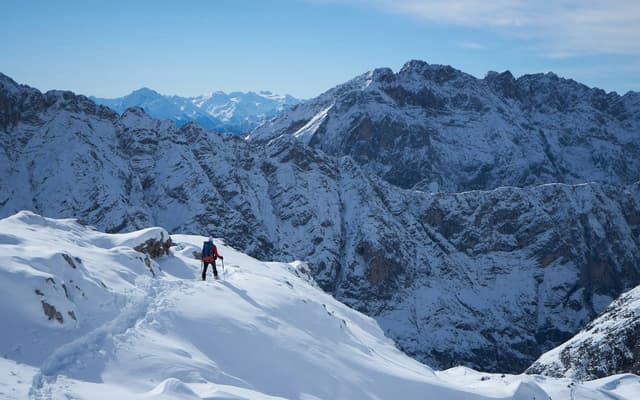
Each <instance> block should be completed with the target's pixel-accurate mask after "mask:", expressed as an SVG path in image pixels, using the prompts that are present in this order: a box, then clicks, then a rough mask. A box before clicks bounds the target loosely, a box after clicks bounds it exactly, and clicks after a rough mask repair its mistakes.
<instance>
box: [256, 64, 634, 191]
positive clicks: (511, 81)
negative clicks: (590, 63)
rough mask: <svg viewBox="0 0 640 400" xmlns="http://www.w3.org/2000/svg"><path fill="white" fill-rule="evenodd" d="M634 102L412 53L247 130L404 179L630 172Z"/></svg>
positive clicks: (493, 184) (572, 180)
mask: <svg viewBox="0 0 640 400" xmlns="http://www.w3.org/2000/svg"><path fill="white" fill-rule="evenodd" d="M639 116H640V103H639V102H638V93H634V92H629V93H627V94H626V95H624V96H620V95H618V94H616V93H605V92H604V91H602V90H600V89H591V88H588V87H586V86H584V85H582V84H579V83H577V82H575V81H573V80H568V79H562V78H559V77H558V76H556V75H555V74H553V73H548V74H534V75H525V76H522V77H520V78H518V79H515V78H514V77H513V76H512V75H511V73H510V72H509V71H506V72H503V73H500V74H499V73H495V72H491V73H489V74H487V76H486V77H485V78H484V79H476V78H474V77H472V76H471V75H468V74H465V73H463V72H461V71H458V70H456V69H454V68H452V67H450V66H443V65H429V64H427V63H425V62H423V61H411V62H408V63H407V64H405V66H404V67H403V68H402V69H401V70H400V71H399V72H397V73H395V74H394V73H393V71H391V70H390V69H388V68H380V69H376V70H373V71H371V72H369V73H366V74H363V75H361V76H359V77H357V78H355V79H353V80H352V81H349V82H347V83H345V84H343V85H340V86H338V87H336V88H333V89H331V90H329V91H327V92H326V93H324V94H322V95H320V96H318V97H316V98H315V99H311V100H309V101H306V102H304V103H302V104H299V105H297V106H295V107H293V108H292V109H291V110H289V111H286V112H284V113H282V114H281V115H279V116H277V117H276V118H274V119H273V120H271V121H268V122H266V123H265V124H263V125H261V126H260V127H258V128H256V129H255V130H254V131H253V132H251V133H250V135H249V136H248V137H249V139H250V140H252V141H258V142H260V141H266V140H270V139H272V138H274V137H278V136H281V135H291V136H293V137H297V138H298V139H299V140H301V141H303V142H304V143H307V144H309V145H311V146H313V147H315V148H318V149H321V150H322V151H324V152H326V153H327V154H331V155H335V156H343V155H348V156H351V157H353V159H354V160H356V161H357V162H358V164H360V165H362V166H363V167H364V168H365V170H366V171H369V172H372V173H374V174H376V175H378V176H380V177H382V178H384V179H385V180H387V181H389V182H391V183H393V184H394V185H398V186H400V187H404V188H415V189H422V190H429V191H434V192H437V191H462V190H475V189H481V190H482V189H483V190H487V189H494V188H497V187H500V186H518V187H526V186H535V185H540V184H545V183H553V182H563V183H569V184H577V183H584V182H592V181H597V182H603V183H609V184H616V185H618V184H630V183H633V182H635V181H637V180H639V179H640V175H639V173H638V171H640V117H639Z"/></svg>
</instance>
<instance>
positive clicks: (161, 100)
mask: <svg viewBox="0 0 640 400" xmlns="http://www.w3.org/2000/svg"><path fill="white" fill-rule="evenodd" d="M92 99H93V100H94V101H95V102H97V103H99V104H103V105H106V106H108V107H111V108H112V109H114V110H116V111H117V112H119V113H123V112H124V111H125V110H126V109H127V108H129V107H132V106H138V107H142V108H143V109H144V110H145V111H146V113H147V114H149V115H150V116H152V117H154V118H157V119H163V120H165V119H171V120H173V121H174V122H175V123H176V125H178V126H181V125H183V124H185V123H187V122H190V121H193V122H196V123H198V124H200V125H202V126H203V127H204V128H206V129H210V130H217V131H224V132H232V133H244V132H248V131H250V130H251V129H253V128H254V127H256V126H258V125H259V124H261V123H263V122H264V121H266V120H267V119H269V118H272V117H273V116H275V115H276V114H277V113H278V112H280V111H282V110H284V109H286V108H288V107H290V106H292V105H294V104H297V103H299V100H297V99H295V98H293V97H291V96H288V95H285V96H280V95H276V94H273V93H272V92H270V91H261V92H260V94H258V93H255V92H232V93H228V94H227V93H225V92H223V91H211V92H209V93H207V94H204V95H201V96H196V97H181V96H177V95H173V96H166V95H162V94H160V93H158V92H156V91H155V90H153V89H150V88H147V87H143V88H140V89H137V90H135V91H133V92H131V93H130V94H129V95H127V96H124V97H120V98H115V99H101V98H95V97H94V98H92Z"/></svg>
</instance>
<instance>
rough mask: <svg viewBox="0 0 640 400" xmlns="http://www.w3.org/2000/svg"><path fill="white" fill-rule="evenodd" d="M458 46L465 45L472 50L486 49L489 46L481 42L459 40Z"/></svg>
mask: <svg viewBox="0 0 640 400" xmlns="http://www.w3.org/2000/svg"><path fill="white" fill-rule="evenodd" d="M458 46H460V47H463V48H465V49H470V50H486V49H487V47H486V46H484V45H482V44H480V43H476V42H469V41H467V42H459V43H458Z"/></svg>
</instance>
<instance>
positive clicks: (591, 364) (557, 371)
mask: <svg viewBox="0 0 640 400" xmlns="http://www.w3.org/2000/svg"><path fill="white" fill-rule="evenodd" d="M527 373H531V374H543V375H549V376H557V377H567V378H572V379H577V380H591V379H597V378H602V377H605V376H610V375H615V374H620V373H633V374H636V375H639V374H640V287H636V288H635V289H633V290H630V291H629V292H627V293H624V294H623V295H622V296H620V298H619V299H617V300H616V301H615V302H614V303H612V304H611V305H610V306H609V307H607V309H606V310H605V312H604V313H603V314H602V315H601V316H599V317H598V318H597V319H595V320H594V321H592V322H590V323H589V324H588V325H587V326H586V327H585V328H584V329H583V330H582V331H581V332H580V333H578V334H577V335H576V336H574V337H573V338H571V339H570V340H569V341H567V342H566V343H563V344H562V345H560V346H558V347H556V348H555V349H553V350H551V351H549V352H547V353H545V354H543V355H542V356H541V357H540V358H539V359H538V360H537V361H536V362H535V363H534V364H533V365H532V366H531V367H530V368H529V369H527Z"/></svg>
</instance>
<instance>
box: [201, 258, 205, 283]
mask: <svg viewBox="0 0 640 400" xmlns="http://www.w3.org/2000/svg"><path fill="white" fill-rule="evenodd" d="M203 272H204V261H203V260H202V257H200V276H202V273H203ZM200 279H202V278H200Z"/></svg>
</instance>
